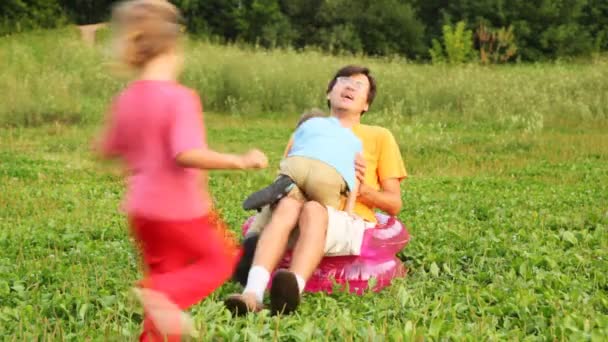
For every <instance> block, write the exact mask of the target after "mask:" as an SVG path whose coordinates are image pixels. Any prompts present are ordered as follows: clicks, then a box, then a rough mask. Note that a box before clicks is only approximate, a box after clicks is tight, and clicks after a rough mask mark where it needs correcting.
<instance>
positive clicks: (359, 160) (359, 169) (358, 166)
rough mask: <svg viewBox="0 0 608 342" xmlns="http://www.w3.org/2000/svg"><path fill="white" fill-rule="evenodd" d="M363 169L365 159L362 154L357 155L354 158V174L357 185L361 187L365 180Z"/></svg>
mask: <svg viewBox="0 0 608 342" xmlns="http://www.w3.org/2000/svg"><path fill="white" fill-rule="evenodd" d="M365 168H366V162H365V158H363V153H358V154H357V157H356V158H355V174H356V176H357V180H358V181H359V184H361V185H363V182H364V180H365Z"/></svg>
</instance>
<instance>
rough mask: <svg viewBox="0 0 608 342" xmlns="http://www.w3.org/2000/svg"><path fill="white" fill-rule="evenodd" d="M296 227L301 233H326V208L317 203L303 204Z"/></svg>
mask: <svg viewBox="0 0 608 342" xmlns="http://www.w3.org/2000/svg"><path fill="white" fill-rule="evenodd" d="M298 225H299V227H300V232H302V233H306V232H308V231H314V232H325V231H327V208H325V206H324V205H322V204H321V203H319V202H314V201H309V202H306V203H304V205H303V207H302V213H301V215H300V220H299V223H298Z"/></svg>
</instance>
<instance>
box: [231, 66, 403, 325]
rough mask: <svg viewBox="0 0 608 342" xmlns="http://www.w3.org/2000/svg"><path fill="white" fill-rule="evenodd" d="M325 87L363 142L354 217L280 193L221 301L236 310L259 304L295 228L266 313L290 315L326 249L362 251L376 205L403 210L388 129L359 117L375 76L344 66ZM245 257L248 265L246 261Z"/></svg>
mask: <svg viewBox="0 0 608 342" xmlns="http://www.w3.org/2000/svg"><path fill="white" fill-rule="evenodd" d="M326 93H327V100H328V101H327V102H328V105H329V109H330V115H331V116H333V117H336V118H337V119H338V120H339V121H340V123H341V124H342V125H343V126H344V127H348V128H351V129H352V131H353V132H354V133H355V135H356V136H357V137H358V138H359V139H360V140H361V142H362V144H363V157H362V158H359V159H358V160H357V163H356V165H355V168H356V170H357V178H358V180H359V182H360V184H361V185H360V187H359V194H358V197H357V203H356V205H355V214H356V216H352V215H348V214H347V213H345V212H342V211H338V210H335V209H334V208H331V207H324V206H323V205H321V204H319V203H317V202H314V201H309V202H305V203H301V202H299V201H298V200H296V199H293V198H289V197H283V198H282V199H281V200H280V201H279V202H278V203H277V204H276V207H275V208H274V210H273V212H272V218H271V219H270V222H269V223H268V225H266V227H265V228H264V229H263V230H262V232H261V234H260V235H259V238H257V246H256V245H255V240H256V238H254V239H252V240H251V241H249V242H247V243H246V245H245V249H246V254H247V253H248V252H249V253H251V252H252V251H253V250H254V249H255V252H254V255H253V261H252V264H251V268H250V270H249V271H248V276H247V281H246V284H245V289H244V291H243V293H242V294H236V295H232V296H230V297H229V298H228V299H226V302H225V304H226V307H227V308H228V309H229V310H230V311H231V312H232V313H234V314H237V315H242V314H246V313H247V312H251V311H259V310H260V309H261V308H262V300H263V296H264V292H265V289H266V287H267V285H268V282H269V280H270V272H271V271H272V270H274V269H275V267H276V266H277V264H278V263H279V261H280V260H281V258H282V257H283V255H284V252H285V250H286V248H287V247H288V240H289V237H290V235H291V234H292V232H293V231H294V230H295V229H296V227H297V233H298V235H297V240H296V242H295V246H294V247H293V250H292V260H291V264H290V267H289V269H288V270H279V271H277V272H276V273H275V276H274V278H273V279H272V286H271V289H270V302H271V308H270V309H271V313H272V314H277V313H281V312H282V313H285V314H288V313H291V312H292V311H294V310H295V309H296V308H297V306H298V305H299V303H300V296H301V293H302V291H303V290H304V286H305V284H306V281H307V280H308V279H309V278H310V276H311V275H312V273H313V271H314V270H315V269H316V268H317V266H318V265H319V263H320V261H321V259H322V258H323V257H324V256H325V255H331V256H337V255H358V254H359V253H360V250H361V244H362V240H363V233H364V231H365V229H368V228H371V227H373V226H374V225H375V224H376V218H375V216H374V212H373V210H374V209H379V210H382V211H384V212H386V213H387V214H389V215H396V214H397V213H398V212H399V211H400V210H401V206H402V201H401V188H400V182H401V180H402V179H404V178H405V177H406V176H407V173H406V170H405V167H404V165H403V160H402V157H401V153H400V151H399V146H398V145H397V143H396V141H395V139H394V137H393V135H392V134H391V133H390V131H388V130H387V129H385V128H382V127H378V126H368V125H363V124H361V123H360V122H361V116H362V115H363V114H364V113H365V112H367V111H368V110H369V107H370V105H371V104H372V102H373V101H374V98H375V96H376V81H375V79H374V78H373V76H372V75H371V74H370V71H369V69H367V68H365V67H360V66H346V67H344V68H342V69H340V70H338V72H337V73H336V75H335V76H334V77H333V79H332V80H331V81H330V82H329V85H328V87H327V91H326ZM269 188H272V185H271V186H270V187H269ZM275 188H276V187H275ZM273 191H275V190H273ZM275 195H277V194H275ZM250 257H251V256H249V258H250ZM246 258H247V255H246V256H245V259H246ZM245 264H246V266H249V265H248V264H247V262H246V260H245ZM241 267H242V265H241ZM241 272H242V270H241Z"/></svg>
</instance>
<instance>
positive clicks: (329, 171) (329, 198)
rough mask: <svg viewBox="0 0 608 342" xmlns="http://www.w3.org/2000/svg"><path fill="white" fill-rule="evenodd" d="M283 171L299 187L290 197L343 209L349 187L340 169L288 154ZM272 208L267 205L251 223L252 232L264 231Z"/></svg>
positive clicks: (281, 168) (294, 188)
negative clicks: (339, 171)
mask: <svg viewBox="0 0 608 342" xmlns="http://www.w3.org/2000/svg"><path fill="white" fill-rule="evenodd" d="M280 173H281V174H283V175H286V176H289V177H290V178H291V179H293V181H294V182H295V183H296V186H295V187H293V189H292V190H291V191H290V192H289V194H287V197H290V198H293V199H296V200H298V201H300V202H306V201H315V202H319V203H321V204H323V205H324V206H326V207H333V208H335V209H343V208H344V205H345V203H346V195H347V194H348V186H347V185H346V182H345V181H344V178H342V176H341V175H340V174H339V173H338V171H337V170H336V169H334V168H333V167H331V166H329V165H327V164H325V163H324V162H322V161H319V160H316V159H312V158H305V157H298V156H294V157H288V158H286V159H283V161H281V165H280ZM272 209H273V208H272V207H268V206H266V207H264V208H262V211H261V212H260V213H259V214H258V215H256V217H255V220H254V221H253V223H252V224H251V228H250V229H251V231H252V232H255V231H261V230H262V228H263V227H265V226H266V225H267V224H268V223H269V222H270V218H271V216H272Z"/></svg>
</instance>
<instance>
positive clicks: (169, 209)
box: [98, 0, 268, 341]
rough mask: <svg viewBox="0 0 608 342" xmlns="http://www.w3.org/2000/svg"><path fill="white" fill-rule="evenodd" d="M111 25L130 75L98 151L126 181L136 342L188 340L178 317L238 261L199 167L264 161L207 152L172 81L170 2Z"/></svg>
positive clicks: (174, 13)
mask: <svg viewBox="0 0 608 342" xmlns="http://www.w3.org/2000/svg"><path fill="white" fill-rule="evenodd" d="M113 25H114V28H115V29H116V31H117V34H116V39H117V40H116V43H117V45H116V48H117V57H118V59H119V60H120V61H121V62H124V63H125V64H126V65H127V66H129V67H130V68H132V69H133V70H134V71H135V72H136V73H137V74H138V77H137V79H136V80H135V81H133V82H132V83H131V84H129V85H128V87H127V88H126V89H124V90H123V91H122V92H121V93H120V94H119V95H118V96H117V97H116V98H115V99H114V101H113V103H112V106H111V114H110V117H109V120H108V123H107V129H106V131H105V133H104V134H103V136H102V138H101V141H100V142H99V145H98V149H99V152H100V154H101V155H102V156H103V157H106V158H110V157H120V158H121V159H123V160H124V161H125V162H126V165H127V167H128V170H129V171H130V174H131V175H130V178H129V182H128V191H127V195H126V200H125V209H126V211H127V213H128V216H129V223H130V228H131V231H132V234H133V235H134V237H135V238H136V240H137V241H138V245H139V247H140V250H141V252H142V254H143V261H144V263H145V266H146V270H145V271H146V278H145V279H144V280H143V281H141V282H140V283H139V285H138V286H137V288H136V289H135V290H134V292H135V294H136V295H137V296H138V298H139V299H140V300H141V302H142V304H143V307H144V311H145V320H144V331H143V333H142V334H141V336H140V340H142V341H156V340H163V339H164V338H166V337H168V338H169V339H170V340H172V339H173V340H179V338H180V335H183V334H191V335H194V333H195V331H194V328H193V325H192V321H191V319H190V318H189V316H188V315H186V314H185V313H184V312H182V310H183V309H186V308H188V307H189V306H191V305H193V304H195V303H197V302H199V301H201V300H202V299H203V298H205V297H206V296H207V295H209V294H210V293H211V292H212V291H214V290H215V289H216V288H217V287H219V286H220V285H221V284H222V283H223V282H224V281H226V280H227V279H228V278H229V277H230V275H231V274H232V272H233V270H234V267H235V265H236V262H237V259H238V254H239V251H238V250H237V249H236V248H234V247H232V246H234V245H232V246H231V245H230V242H229V241H228V240H227V239H226V237H225V234H224V233H225V231H224V230H223V227H222V226H221V224H220V222H219V221H218V220H217V219H216V218H215V217H216V216H215V215H214V214H213V212H212V211H211V208H212V203H211V200H210V196H209V194H208V191H207V184H206V181H203V186H202V189H201V186H200V183H201V180H206V174H205V173H203V172H204V171H203V172H201V171H200V170H209V169H255V168H264V167H266V166H267V164H268V161H267V158H266V156H265V155H264V154H263V153H262V152H260V151H258V150H251V151H249V152H248V153H246V154H244V155H230V154H223V153H218V152H215V151H213V150H211V149H209V148H208V147H207V145H206V142H205V141H206V139H205V129H204V124H203V120H202V108H201V104H200V100H199V97H198V96H197V95H196V93H195V92H194V91H192V90H190V89H188V88H186V87H184V86H182V85H180V84H179V83H177V81H176V79H177V77H178V75H179V72H180V68H181V63H182V55H181V53H180V48H179V47H180V46H179V45H180V44H179V43H180V36H181V25H180V14H179V12H178V10H177V9H176V8H175V7H174V6H173V5H171V4H170V3H169V2H168V1H164V0H133V1H126V2H123V3H121V4H119V5H118V6H117V7H115V8H114V11H113ZM199 169H200V170H199ZM231 247H232V248H231Z"/></svg>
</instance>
